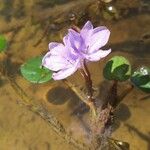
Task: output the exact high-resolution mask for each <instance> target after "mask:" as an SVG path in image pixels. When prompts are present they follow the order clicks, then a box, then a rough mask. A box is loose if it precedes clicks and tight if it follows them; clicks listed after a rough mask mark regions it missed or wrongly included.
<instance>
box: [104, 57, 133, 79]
mask: <svg viewBox="0 0 150 150" xmlns="http://www.w3.org/2000/svg"><path fill="white" fill-rule="evenodd" d="M103 75H104V77H105V78H106V79H108V80H117V81H125V80H127V79H129V77H130V75H131V65H130V63H129V61H128V60H127V59H126V58H124V57H122V56H114V57H112V58H111V59H110V60H109V61H108V62H107V63H106V65H105V67H104V69H103Z"/></svg>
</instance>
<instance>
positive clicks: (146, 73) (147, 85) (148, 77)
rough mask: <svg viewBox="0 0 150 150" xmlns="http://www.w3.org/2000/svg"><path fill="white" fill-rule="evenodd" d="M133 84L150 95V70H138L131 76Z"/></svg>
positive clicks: (145, 68)
mask: <svg viewBox="0 0 150 150" xmlns="http://www.w3.org/2000/svg"><path fill="white" fill-rule="evenodd" d="M131 82H133V84H134V85H135V86H137V87H138V88H139V89H141V90H142V91H144V92H148V93H150V68H148V67H141V68H139V69H137V70H136V71H135V72H134V73H133V74H132V76H131Z"/></svg>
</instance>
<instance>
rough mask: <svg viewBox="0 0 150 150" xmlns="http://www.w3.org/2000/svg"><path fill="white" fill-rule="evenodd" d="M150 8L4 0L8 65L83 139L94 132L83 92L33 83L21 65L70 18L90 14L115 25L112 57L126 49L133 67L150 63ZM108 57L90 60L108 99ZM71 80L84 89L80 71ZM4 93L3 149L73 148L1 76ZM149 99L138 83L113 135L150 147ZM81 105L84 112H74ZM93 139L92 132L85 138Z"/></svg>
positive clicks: (135, 1) (135, 148)
mask: <svg viewBox="0 0 150 150" xmlns="http://www.w3.org/2000/svg"><path fill="white" fill-rule="evenodd" d="M149 12H150V3H149V2H148V1H146V0H128V1H126V0H122V1H115V0H114V1H112V2H111V3H107V4H106V3H104V2H101V1H100V0H99V1H95V0H84V1H81V0H76V1H74V0H44V1H43V0H32V1H30V0H1V1H0V33H2V34H4V35H5V36H6V38H7V40H8V41H9V45H8V56H9V62H8V66H7V67H8V68H7V69H8V70H9V73H10V74H11V75H14V79H15V80H16V81H17V83H18V84H19V85H20V86H21V87H22V88H23V89H24V90H25V91H26V92H27V93H28V94H29V95H30V96H31V97H34V98H36V99H37V102H39V103H42V104H44V105H45V106H46V107H48V109H49V110H50V111H51V112H52V113H53V114H54V115H56V116H57V118H58V119H59V120H60V121H62V122H63V124H64V126H65V127H66V128H67V130H68V132H70V133H71V134H72V135H73V136H75V137H76V138H79V139H82V140H84V138H85V137H84V136H87V132H89V131H87V130H86V129H88V127H87V128H86V129H85V128H84V127H86V125H87V124H88V123H89V122H88V120H87V118H88V117H87V113H86V111H87V108H85V110H86V111H85V110H84V109H81V108H84V106H82V104H81V103H79V98H78V97H77V96H76V95H75V94H74V93H73V92H72V91H71V90H70V89H68V88H67V87H65V86H63V85H62V83H61V82H57V83H48V84H42V85H32V84H30V83H28V82H27V81H25V80H24V79H23V78H22V77H21V76H20V72H19V66H20V65H21V64H22V63H23V62H24V61H25V60H27V59H28V58H30V57H34V56H37V55H41V54H45V53H46V51H47V47H48V46H47V45H48V43H49V42H50V41H60V40H61V39H62V37H63V35H64V34H65V33H66V31H67V28H68V27H69V26H70V25H71V24H73V23H75V24H77V25H79V26H82V25H83V24H84V23H85V21H86V20H89V19H90V20H91V21H92V22H93V23H94V25H95V26H97V25H106V26H108V28H110V30H111V39H110V43H109V46H110V47H111V48H112V51H113V53H112V54H111V55H110V56H109V57H108V58H110V57H111V56H114V55H123V56H125V57H127V58H128V59H129V60H130V62H131V63H132V64H133V66H134V68H136V67H138V66H139V65H141V64H142V65H147V66H150V59H149V58H150V51H149V46H150V28H149V24H150V18H149ZM108 58H106V59H105V60H104V61H102V62H98V63H91V64H89V69H90V71H91V73H92V79H93V82H94V86H95V87H96V88H97V89H98V90H97V91H99V92H98V93H97V96H98V97H99V98H100V99H105V96H106V93H105V91H107V88H108V87H109V83H108V85H107V87H105V85H106V82H107V81H104V79H103V77H102V72H101V70H102V68H103V65H104V63H105V62H106V61H107V60H108ZM0 60H1V57H0ZM9 64H10V65H9ZM97 68H99V69H97ZM69 80H70V81H71V82H72V83H73V84H74V85H75V87H76V88H77V89H84V82H83V80H82V78H81V77H80V76H79V74H78V73H75V75H73V76H72V77H69ZM60 84H61V86H60ZM126 87H127V84H126V83H120V85H119V90H120V91H123V89H125V88H126ZM0 96H1V99H0V133H1V134H0V141H1V142H0V143H1V144H0V149H2V150H7V149H12V150H13V149H15V150H16V149H21V150H26V149H30V150H32V149H36V150H50V149H52V150H57V149H68V150H70V149H73V148H72V147H71V146H69V145H68V144H66V143H64V142H63V141H62V140H61V139H60V138H59V137H58V136H57V135H56V134H55V133H53V131H51V129H50V128H49V127H48V126H47V124H46V123H45V122H44V121H43V120H41V119H40V118H38V117H37V116H35V115H34V114H32V113H31V112H29V111H28V110H27V109H24V108H22V107H21V108H20V107H19V106H18V104H16V103H15V102H16V100H18V96H17V95H16V94H15V93H14V92H13V91H12V89H11V87H10V85H9V84H8V82H7V81H6V79H5V78H4V77H2V76H1V77H0ZM149 100H150V96H149V95H147V94H145V93H143V92H141V91H139V90H138V89H133V90H132V91H131V92H130V94H129V95H128V96H127V97H125V98H124V99H123V101H122V104H121V105H120V106H119V107H118V109H117V110H116V122H115V124H114V132H113V137H114V138H115V139H118V140H121V141H126V142H128V143H130V149H131V150H148V149H150V143H149V141H150V135H149V133H150V130H149V126H150V121H149V113H150V112H149V106H150V101H149ZM76 106H79V107H76ZM77 110H79V111H81V113H83V112H84V113H83V114H84V115H82V117H81V116H80V115H79V116H76V115H73V114H76V111H77ZM78 131H80V132H78ZM88 140H89V139H88V136H87V137H86V142H89V141H88ZM8 141H9V142H8ZM10 147H11V148H10ZM62 147H63V148H62Z"/></svg>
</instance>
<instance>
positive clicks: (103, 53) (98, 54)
mask: <svg viewBox="0 0 150 150" xmlns="http://www.w3.org/2000/svg"><path fill="white" fill-rule="evenodd" d="M110 52H111V49H108V50H98V51H96V52H94V53H93V54H90V55H87V56H86V59H87V60H89V61H99V60H100V59H101V58H104V57H106V56H107V55H108V54H109V53H110Z"/></svg>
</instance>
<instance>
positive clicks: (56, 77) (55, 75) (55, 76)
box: [52, 61, 79, 80]
mask: <svg viewBox="0 0 150 150" xmlns="http://www.w3.org/2000/svg"><path fill="white" fill-rule="evenodd" d="M78 63H79V61H78V62H76V63H75V64H74V65H73V66H72V67H70V68H67V69H62V70H60V71H58V72H57V73H53V75H52V77H53V79H54V80H61V79H65V78H67V77H68V76H70V75H72V74H73V73H74V72H76V71H77V69H78Z"/></svg>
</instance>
